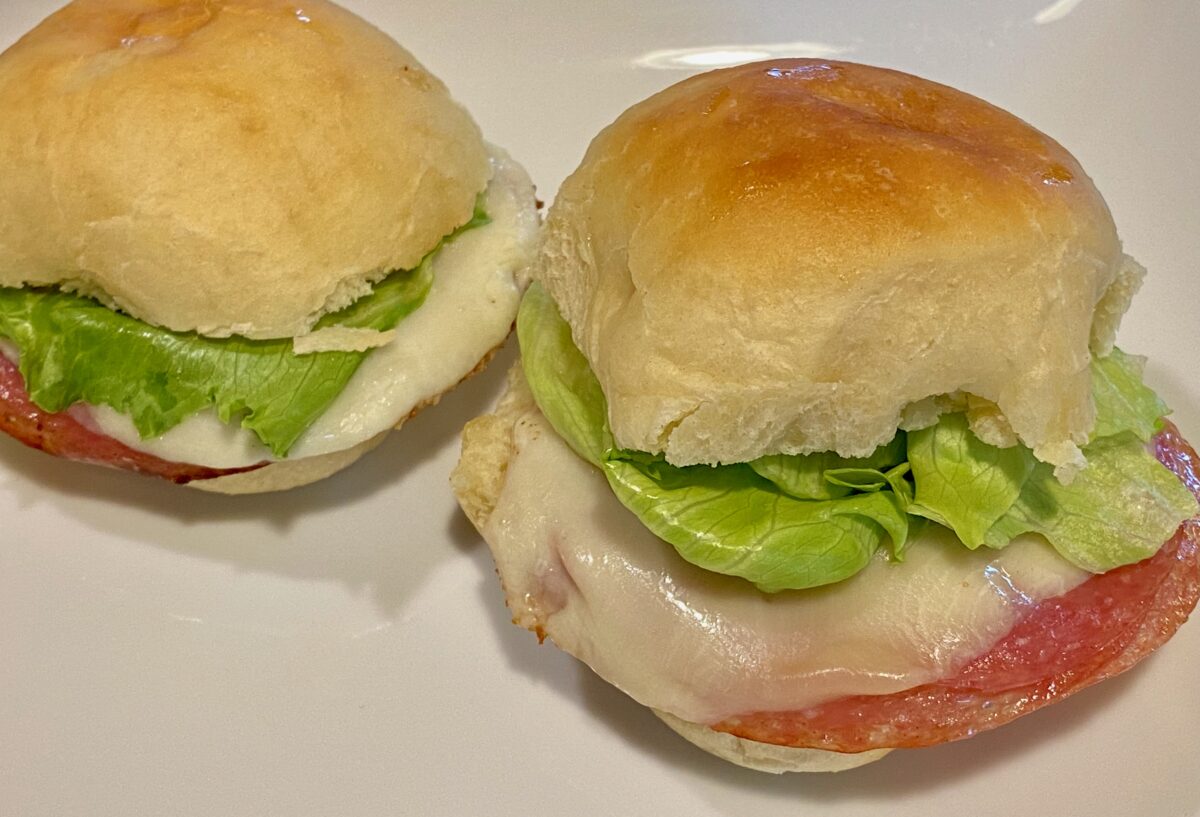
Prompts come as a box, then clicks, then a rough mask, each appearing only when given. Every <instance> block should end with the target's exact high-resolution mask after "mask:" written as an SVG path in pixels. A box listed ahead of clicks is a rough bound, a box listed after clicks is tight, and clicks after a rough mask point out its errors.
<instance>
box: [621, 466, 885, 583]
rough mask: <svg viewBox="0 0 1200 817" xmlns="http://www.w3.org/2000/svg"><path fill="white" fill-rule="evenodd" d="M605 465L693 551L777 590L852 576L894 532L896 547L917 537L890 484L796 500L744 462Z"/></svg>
mask: <svg viewBox="0 0 1200 817" xmlns="http://www.w3.org/2000/svg"><path fill="white" fill-rule="evenodd" d="M604 472H605V475H606V476H607V477H608V481H609V484H610V485H611V486H612V488H613V492H614V493H615V494H616V496H617V498H618V499H619V500H621V502H622V504H624V505H625V506H626V507H627V508H629V509H630V510H631V511H633V512H634V513H636V514H637V515H638V518H639V519H641V520H642V523H643V524H644V525H645V526H646V527H647V528H649V529H650V530H651V531H652V532H653V533H654V534H655V535H657V536H658V537H659V538H660V539H663V540H665V541H667V542H669V543H670V544H672V545H674V546H675V549H676V550H677V551H679V555H680V556H682V557H683V558H684V559H686V560H687V561H689V562H691V563H692V564H695V565H698V566H700V567H703V568H704V569H706V570H711V571H713V572H715V573H723V574H725V575H728V576H741V577H742V578H745V579H749V580H750V581H751V582H753V583H754V584H755V585H756V586H757V587H758V588H759V589H760V590H763V591H765V592H768V593H773V592H778V591H780V590H796V589H803V588H808V587H816V586H819V585H824V584H830V583H833V582H838V581H841V580H843V579H846V578H849V577H850V576H853V575H854V574H855V573H857V572H859V571H860V570H862V569H863V568H864V567H866V566H867V562H868V561H870V559H871V557H872V556H873V555H874V553H875V551H876V550H878V549H879V546H880V545H881V544H882V542H883V541H884V539H885V538H888V537H890V539H891V541H892V542H893V543H894V544H893V547H895V548H897V549H902V548H903V546H904V543H905V541H906V540H907V538H908V517H907V515H906V514H905V513H904V510H903V508H901V506H900V501H899V500H898V499H897V498H896V496H895V495H894V494H893V493H891V492H890V491H876V492H873V493H863V494H855V495H853V496H850V497H845V498H842V499H834V500H825V501H812V500H803V499H796V498H795V497H792V496H789V495H788V494H785V493H783V492H781V491H779V490H778V489H777V488H775V486H773V485H772V484H771V483H769V482H767V481H766V480H764V479H763V478H762V477H760V476H758V475H757V474H755V473H754V471H753V470H752V469H750V468H748V467H746V466H744V465H725V466H721V467H718V468H710V467H708V466H703V465H701V466H691V467H687V468H676V467H674V466H671V465H668V464H666V463H665V462H659V463H655V464H653V465H648V464H643V463H639V462H633V461H629V460H620V459H613V460H609V461H606V462H605V463H604Z"/></svg>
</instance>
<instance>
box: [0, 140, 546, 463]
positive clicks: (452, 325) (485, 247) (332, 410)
mask: <svg viewBox="0 0 1200 817" xmlns="http://www.w3.org/2000/svg"><path fill="white" fill-rule="evenodd" d="M492 161H493V168H494V175H493V179H492V181H491V183H490V184H489V186H488V188H487V190H486V191H485V192H484V193H483V194H481V195H480V197H479V199H478V202H477V206H476V212H475V216H474V217H473V218H472V219H471V221H470V222H468V223H467V224H465V225H462V226H461V227H460V228H459V229H458V230H456V231H455V232H454V233H452V234H451V235H450V236H447V237H446V238H445V239H444V240H443V241H442V242H441V243H440V244H439V246H438V247H437V248H435V249H434V250H433V251H432V252H430V253H429V254H428V255H427V256H426V257H425V259H424V260H423V261H422V262H421V264H420V265H419V266H418V267H417V268H415V269H413V270H407V271H399V272H395V273H392V274H391V275H389V276H388V277H387V278H385V279H384V280H382V281H381V282H379V283H378V284H377V285H376V286H375V287H374V289H373V291H372V292H371V294H369V295H367V296H365V297H363V298H361V299H359V300H358V301H356V302H355V303H353V304H351V305H350V306H349V307H347V308H345V309H343V310H341V311H339V312H337V313H334V314H331V315H328V316H326V317H325V318H323V319H322V320H321V322H320V323H319V324H318V326H317V331H316V332H314V333H313V335H311V336H309V337H308V338H297V339H291V338H285V339H279V340H248V339H245V338H237V337H234V338H208V337H204V336H201V335H197V334H194V333H176V332H171V331H168V330H165V329H161V328H158V327H154V326H150V325H148V324H145V323H143V322H141V321H138V320H136V319H134V318H132V317H130V316H127V315H124V314H121V313H117V312H114V311H112V310H109V309H107V308H106V307H104V306H103V305H101V304H99V303H97V302H95V301H91V300H89V299H86V298H82V297H80V296H78V295H73V294H69V293H64V292H60V291H56V290H45V289H11V288H10V289H0V338H3V339H7V340H8V343H7V344H5V346H6V347H7V350H6V352H5V353H6V354H7V356H9V357H10V359H15V360H19V362H20V368H21V374H22V375H23V377H24V379H25V383H26V388H27V390H28V393H29V395H30V397H31V399H32V401H33V402H34V403H35V404H36V405H37V406H38V407H40V408H41V409H43V410H44V411H47V412H59V411H63V410H65V409H67V408H70V407H74V409H73V411H74V412H75V413H76V414H80V413H82V414H83V415H86V420H87V422H88V424H89V425H91V426H94V427H95V428H97V429H98V430H99V431H101V432H102V433H103V434H105V435H106V436H109V437H112V438H113V439H115V440H118V441H119V442H121V443H123V444H125V445H127V446H129V447H130V448H133V449H135V450H138V451H143V452H146V453H149V454H152V455H154V456H157V457H160V458H162V459H166V460H171V461H175V462H187V463H194V464H198V465H204V466H209V467H214V468H240V467H246V466H249V465H253V464H256V463H261V462H269V461H275V460H280V459H284V458H289V459H299V458H307V457H313V456H320V455H323V454H328V453H332V452H335V451H340V450H344V449H347V448H350V447H353V446H355V445H358V444H359V443H361V442H363V441H365V440H368V439H370V438H372V437H374V436H375V435H377V434H379V433H380V432H381V431H383V430H386V429H387V428H390V427H392V426H394V425H396V424H398V423H399V422H402V421H403V420H404V418H405V417H407V415H408V414H409V413H410V412H411V411H412V410H413V409H414V408H415V407H416V406H418V405H420V404H421V402H423V401H425V400H428V399H430V398H432V397H435V396H436V395H438V394H440V393H441V392H442V391H444V390H446V389H448V388H450V387H452V386H453V385H454V384H455V383H456V382H457V381H458V380H459V379H461V378H462V377H463V376H465V375H466V374H467V373H469V372H470V371H471V370H472V368H474V367H475V366H476V365H477V363H478V361H479V360H480V359H481V358H483V357H485V356H486V355H487V353H488V352H489V351H490V350H491V349H493V348H494V347H495V346H497V345H498V344H499V343H501V342H502V341H503V339H504V337H505V336H506V335H507V333H508V330H509V327H510V326H511V320H512V315H513V312H514V311H515V309H516V306H517V303H518V300H519V298H520V289H521V281H520V280H519V277H520V275H519V274H520V272H521V270H522V269H523V268H524V267H525V265H526V264H527V262H528V257H529V251H530V249H531V246H532V241H533V236H534V234H535V231H536V222H537V217H536V212H535V208H534V206H533V194H532V185H531V184H530V182H529V180H528V177H527V176H526V175H525V174H524V172H523V171H522V170H521V169H520V168H519V166H517V165H516V164H515V163H513V162H512V161H511V160H509V159H508V158H507V157H505V156H502V155H500V154H499V153H498V152H497V153H496V154H495V155H494V156H493V160H492ZM330 336H332V337H330ZM311 339H320V340H319V341H318V342H317V343H315V344H314V343H311V342H309V341H310V340H311ZM381 339H382V340H384V341H386V343H384V344H383V345H382V346H380V347H379V348H358V349H356V348H355V345H356V344H359V345H362V346H366V347H370V346H374V345H375V344H376V343H377V342H378V341H379V340H381ZM331 341H332V343H333V345H334V346H339V345H340V346H341V348H340V349H335V350H332V351H314V352H307V353H306V352H305V347H306V343H307V346H308V347H312V346H317V348H321V346H322V345H326V346H327V345H329V344H330V342H331ZM347 341H348V344H347Z"/></svg>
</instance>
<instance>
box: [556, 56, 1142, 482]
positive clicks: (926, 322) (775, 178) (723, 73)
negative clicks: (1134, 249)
mask: <svg viewBox="0 0 1200 817" xmlns="http://www.w3.org/2000/svg"><path fill="white" fill-rule="evenodd" d="M1140 275H1141V269H1140V267H1138V266H1137V265H1136V264H1134V263H1133V262H1132V261H1130V260H1129V259H1127V257H1126V256H1124V255H1123V254H1122V252H1121V245H1120V242H1119V241H1118V239H1117V234H1116V230H1115V227H1114V224H1113V220H1112V218H1111V216H1110V214H1109V211H1108V208H1107V207H1106V206H1105V203H1104V201H1103V199H1102V198H1101V197H1100V194H1099V193H1098V192H1097V191H1096V188H1095V187H1094V186H1093V184H1092V181H1091V180H1090V179H1089V178H1088V177H1087V175H1086V174H1085V173H1084V172H1083V170H1082V168H1081V167H1080V166H1079V163H1078V162H1076V160H1075V159H1074V158H1073V157H1072V156H1071V155H1070V154H1069V153H1067V151H1066V150H1064V149H1063V148H1062V147H1061V146H1060V145H1059V144H1058V143H1056V142H1055V141H1054V140H1052V139H1050V138H1049V137H1047V136H1045V135H1044V134H1042V133H1040V132H1038V131H1037V130H1035V129H1034V128H1032V127H1030V126H1029V125H1027V124H1026V123H1024V122H1022V121H1021V120H1020V119H1018V118H1017V117H1015V116H1013V115H1011V114H1009V113H1006V112H1004V111H1002V110H1000V109H999V108H996V107H994V106H992V105H989V104H987V103H986V102H983V101H981V100H979V99H976V98H975V97H972V96H969V95H967V94H965V93H962V92H960V91H956V90H954V89H952V88H948V87H946V86H943V85H939V84H937V83H933V82H929V81H927V80H924V79H920V78H917V77H913V76H909V75H907V74H902V73H899V72H896V71H890V70H884V69H880V68H872V67H868V66H862V65H853V64H847V63H838V62H828V61H817V60H805V59H790V60H773V61H770V62H761V63H755V64H751V65H743V66H739V67H735V68H728V69H724V70H719V71H713V72H710V73H706V74H703V75H700V76H695V77H692V78H690V79H687V80H685V81H683V82H681V83H679V84H677V85H675V86H673V87H671V88H668V89H667V90H665V91H663V92H661V93H659V94H657V95H655V96H653V97H651V98H650V99H648V100H646V101H644V102H642V103H640V104H637V105H635V106H634V107H632V108H631V109H629V110H628V111H627V112H625V113H624V114H623V115H621V116H620V117H619V118H618V119H617V120H616V122H614V123H613V124H612V125H610V126H609V127H608V128H607V129H605V130H604V131H603V132H602V133H601V134H600V135H599V136H598V137H597V138H596V139H595V140H594V141H593V142H592V144H591V146H590V148H589V149H588V151H587V154H586V156H585V157H584V159H583V162H582V164H581V165H580V167H579V168H578V170H576V171H575V173H574V174H573V175H571V177H570V178H569V179H568V180H567V181H566V182H565V184H564V185H563V187H562V189H561V190H560V192H559V194H558V197H557V200H556V201H555V204H554V207H553V208H552V210H551V212H550V214H549V217H548V221H547V225H546V236H545V239H544V247H543V250H542V252H541V258H540V262H539V266H538V270H537V272H536V273H535V277H536V278H538V279H539V280H540V281H541V282H542V283H543V285H544V286H545V287H546V289H547V290H548V291H549V292H550V294H551V295H552V296H553V297H554V299H555V300H556V301H557V302H558V304H559V306H560V308H561V310H562V312H563V315H564V317H565V318H566V320H567V321H568V322H569V323H570V325H571V328H572V334H573V336H574V339H575V342H576V344H577V345H578V346H579V348H580V349H581V350H582V351H583V354H584V355H585V356H586V357H587V359H588V361H589V362H590V363H591V366H592V368H593V370H594V371H595V373H596V376H597V377H598V378H599V381H600V384H601V386H602V388H603V390H604V393H605V395H606V397H607V399H608V410H609V419H610V422H611V426H612V431H613V434H614V437H615V439H616V442H617V444H618V445H620V446H621V447H624V448H629V449H636V450H640V451H650V452H662V453H664V454H665V456H666V458H667V460H668V461H670V462H672V463H674V464H678V465H687V464H694V463H717V462H740V461H746V460H752V459H755V458H756V457H759V456H762V455H765V454H771V453H778V452H784V453H806V452H812V451H824V450H831V451H835V452H837V453H839V454H841V455H844V456H859V455H866V454H868V453H870V452H871V451H872V450H873V449H874V448H875V447H876V446H877V445H880V444H881V443H884V442H886V441H887V440H889V439H891V438H892V436H893V435H894V434H895V432H896V428H897V426H899V425H902V424H908V425H914V426H915V425H921V424H929V423H932V422H933V420H934V418H935V417H936V415H937V410H938V406H937V404H935V403H933V402H931V401H929V400H927V398H931V397H933V396H937V395H955V396H956V397H957V398H958V399H959V400H960V401H965V400H967V397H966V394H969V395H971V396H972V397H971V398H970V399H971V403H970V405H971V407H972V418H973V419H974V420H975V421H976V422H975V426H976V428H977V431H979V432H980V433H981V435H982V436H985V437H986V438H988V439H989V440H996V441H998V442H1006V443H1009V444H1011V443H1013V442H1016V438H1019V439H1020V440H1021V441H1022V442H1024V443H1025V444H1026V445H1028V446H1030V447H1031V448H1033V449H1034V450H1035V452H1036V453H1037V455H1038V456H1039V457H1040V458H1041V459H1043V460H1045V461H1048V462H1052V463H1054V464H1056V465H1059V466H1063V467H1064V468H1068V469H1070V468H1077V467H1079V466H1081V465H1082V464H1083V463H1082V456H1081V454H1080V452H1079V449H1078V445H1080V444H1082V443H1084V442H1085V441H1086V439H1087V435H1088V432H1089V431H1090V429H1091V427H1092V424H1093V421H1094V408H1093V405H1092V399H1091V382H1090V377H1089V366H1088V364H1089V361H1090V359H1091V355H1092V354H1093V353H1105V352H1107V351H1108V349H1110V348H1111V344H1112V339H1113V335H1114V333H1115V331H1116V325H1117V323H1118V321H1119V319H1120V316H1121V315H1122V314H1123V313H1124V311H1125V309H1126V308H1127V306H1128V304H1129V299H1130V298H1131V297H1132V295H1133V292H1134V290H1136V287H1137V283H1138V281H1139V280H1140ZM997 407H998V411H997ZM1014 435H1015V436H1014Z"/></svg>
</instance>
